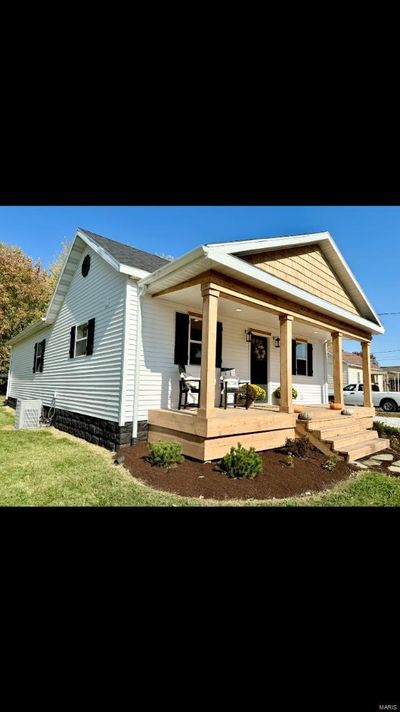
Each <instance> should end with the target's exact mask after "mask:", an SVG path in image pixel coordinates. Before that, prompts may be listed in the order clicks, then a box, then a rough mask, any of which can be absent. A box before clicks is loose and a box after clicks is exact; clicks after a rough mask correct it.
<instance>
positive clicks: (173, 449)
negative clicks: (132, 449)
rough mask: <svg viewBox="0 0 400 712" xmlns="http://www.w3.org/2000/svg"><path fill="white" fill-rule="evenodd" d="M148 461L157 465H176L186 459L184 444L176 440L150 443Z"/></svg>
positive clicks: (166, 466)
mask: <svg viewBox="0 0 400 712" xmlns="http://www.w3.org/2000/svg"><path fill="white" fill-rule="evenodd" d="M149 450H150V455H149V457H148V461H149V462H150V464H151V465H156V466H157V467H164V468H169V467H176V466H177V465H179V464H180V463H181V462H183V461H184V459H185V458H184V456H183V452H182V445H181V444H180V443H176V442H165V443H163V442H159V443H150V445H149Z"/></svg>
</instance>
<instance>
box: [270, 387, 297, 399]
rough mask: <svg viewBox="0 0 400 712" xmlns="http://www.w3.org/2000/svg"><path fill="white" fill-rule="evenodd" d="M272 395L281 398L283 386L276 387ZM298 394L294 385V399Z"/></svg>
mask: <svg viewBox="0 0 400 712" xmlns="http://www.w3.org/2000/svg"><path fill="white" fill-rule="evenodd" d="M272 395H273V396H275V398H277V399H278V400H279V399H280V397H281V387H280V386H278V388H275V390H274V392H273V394H272ZM297 396H298V393H297V391H296V389H295V388H293V387H292V398H293V400H296V398H297Z"/></svg>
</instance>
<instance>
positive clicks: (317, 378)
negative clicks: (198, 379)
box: [138, 295, 325, 421]
mask: <svg viewBox="0 0 400 712" xmlns="http://www.w3.org/2000/svg"><path fill="white" fill-rule="evenodd" d="M176 312H183V313H187V312H188V307H187V306H185V305H184V304H177V303H172V302H169V301H167V300H163V299H161V298H157V297H156V298H153V297H151V296H149V295H145V296H144V297H143V298H142V316H143V325H142V349H141V357H140V387H139V404H138V420H139V421H140V420H147V411H148V410H149V409H150V408H171V407H173V408H176V407H177V403H178V395H179V394H178V366H177V365H176V364H174V346H175V313H176ZM218 319H219V320H220V321H222V325H223V331H222V365H223V366H224V367H232V368H235V369H236V376H237V377H238V378H240V379H247V378H249V377H250V345H249V344H248V343H246V339H245V333H244V332H245V329H246V328H249V326H251V327H252V328H253V329H256V328H259V329H260V330H263V331H266V330H267V328H268V327H267V326H266V320H264V321H263V322H262V321H259V322H257V321H255V320H254V321H253V320H252V322H251V324H249V322H248V321H241V320H240V319H238V318H237V317H236V316H235V317H232V318H226V317H220V316H219V317H218ZM297 327H298V329H300V328H301V327H300V325H297ZM272 335H273V336H279V329H278V328H277V329H275V331H273V330H272ZM296 335H297V336H298V337H299V338H301V335H300V333H296ZM310 343H312V344H313V348H314V352H313V371H314V373H313V376H293V385H294V386H295V388H296V389H297V391H298V401H299V402H300V403H304V404H307V403H308V404H314V403H315V404H319V403H323V402H324V395H323V394H324V380H325V378H324V358H325V352H324V346H323V342H322V341H318V340H316V341H313V340H310ZM268 344H269V355H268V368H269V374H268V378H269V388H268V390H269V394H268V395H269V397H268V401H269V402H270V403H271V393H272V391H273V390H275V388H276V387H277V386H278V385H279V380H280V376H279V373H280V366H279V353H280V349H278V348H275V346H274V345H273V342H272V338H269V339H268ZM186 371H187V372H188V373H190V374H191V375H193V376H199V375H200V366H194V365H191V364H188V365H187V366H186ZM216 376H217V378H218V377H219V369H216ZM218 393H219V389H218V383H217V384H216V401H215V403H216V405H219V396H218Z"/></svg>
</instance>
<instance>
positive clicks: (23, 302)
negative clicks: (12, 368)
mask: <svg viewBox="0 0 400 712" xmlns="http://www.w3.org/2000/svg"><path fill="white" fill-rule="evenodd" d="M53 283H54V279H52V278H51V275H50V274H49V273H48V272H47V271H46V270H45V269H43V268H42V266H41V264H40V262H38V261H36V262H34V261H33V260H32V259H31V258H30V257H28V255H25V253H24V252H23V250H22V249H21V248H19V247H12V246H11V245H7V244H5V243H3V242H0V376H1V375H3V376H4V375H6V374H7V372H8V366H9V357H10V347H9V346H8V345H7V342H8V340H9V339H11V338H12V337H13V336H15V335H16V334H18V333H19V332H20V331H21V330H22V329H24V328H25V327H26V326H28V325H29V324H31V323H32V322H34V321H36V320H37V319H39V318H40V317H41V316H44V313H45V310H46V307H47V305H48V303H49V300H50V296H51V293H52V290H53Z"/></svg>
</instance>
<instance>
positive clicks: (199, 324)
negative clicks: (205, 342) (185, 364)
mask: <svg viewBox="0 0 400 712" xmlns="http://www.w3.org/2000/svg"><path fill="white" fill-rule="evenodd" d="M202 332H203V321H202V319H200V318H198V317H195V316H191V317H190V322H189V363H190V364H191V365H196V366H200V364H201V339H202Z"/></svg>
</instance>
